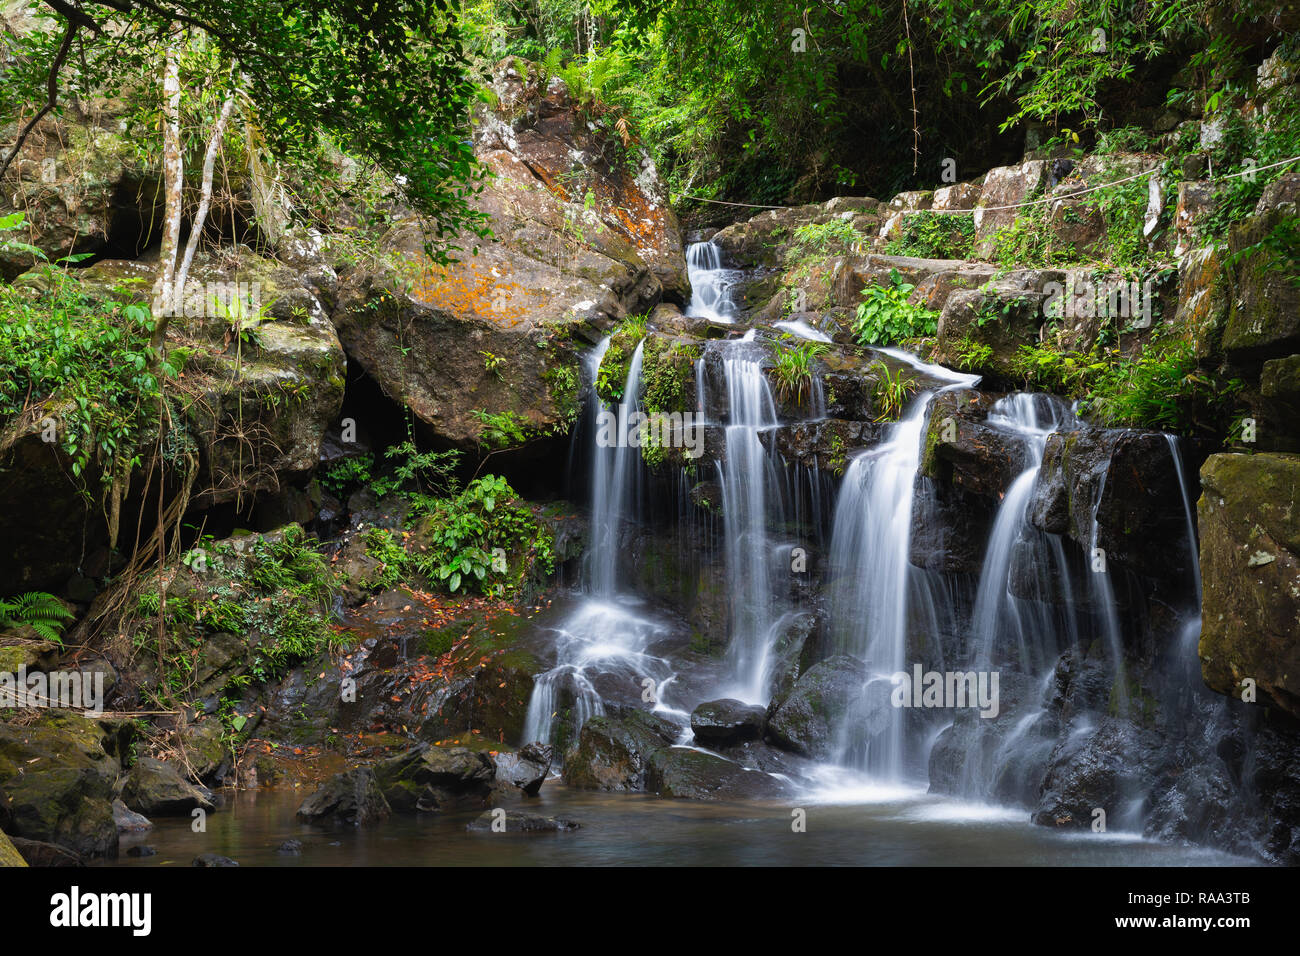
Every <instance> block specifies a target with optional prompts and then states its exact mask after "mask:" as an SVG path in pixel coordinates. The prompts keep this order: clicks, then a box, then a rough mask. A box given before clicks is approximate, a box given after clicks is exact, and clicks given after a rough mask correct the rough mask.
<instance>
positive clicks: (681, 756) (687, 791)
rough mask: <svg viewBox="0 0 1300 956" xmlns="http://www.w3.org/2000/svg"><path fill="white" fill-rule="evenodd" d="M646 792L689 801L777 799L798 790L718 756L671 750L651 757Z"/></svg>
mask: <svg viewBox="0 0 1300 956" xmlns="http://www.w3.org/2000/svg"><path fill="white" fill-rule="evenodd" d="M646 790H648V791H650V792H651V793H657V794H659V795H660V796H661V797H677V798H682V799H687V800H775V799H779V798H781V797H784V796H788V795H789V794H791V793H792V792H793V790H794V788H793V787H792V786H791V785H790V784H788V783H786V782H785V781H783V780H780V779H779V778H777V777H773V776H772V775H770V774H767V773H764V772H762V771H761V770H746V769H745V768H744V767H743V766H741V765H740V764H738V763H734V762H732V761H730V760H727V759H725V758H723V757H719V756H717V755H716V754H711V753H704V752H703V751H700V750H694V749H691V748H689V747H667V748H664V749H660V750H656V751H655V752H654V753H652V754H651V755H650V759H649V761H648V763H647V767H646Z"/></svg>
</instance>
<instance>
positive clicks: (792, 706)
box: [768, 654, 868, 760]
mask: <svg viewBox="0 0 1300 956" xmlns="http://www.w3.org/2000/svg"><path fill="white" fill-rule="evenodd" d="M867 677H868V671H867V666H866V665H865V664H863V663H862V662H861V661H859V660H857V659H856V658H853V657H848V656H847V655H843V654H841V655H838V656H836V657H831V658H828V659H826V660H824V661H822V662H821V663H818V664H814V665H813V666H812V667H810V668H809V669H808V670H807V671H806V672H805V673H804V675H803V676H802V677H800V678H799V680H798V681H797V682H796V683H795V685H794V689H793V690H792V691H791V692H790V695H789V696H788V697H787V698H786V699H785V701H784V702H783V703H782V704H781V706H780V707H778V708H776V710H775V712H774V713H773V714H772V716H771V719H770V720H769V721H768V733H769V735H770V736H771V738H772V739H773V740H774V741H776V743H777V744H778V745H780V746H781V747H784V748H785V749H787V750H791V751H793V752H795V753H797V754H800V755H802V756H805V757H812V758H815V759H819V760H821V759H825V758H827V757H829V756H830V755H831V738H832V735H833V734H834V731H835V728H836V727H837V726H838V725H839V723H840V721H841V720H842V719H843V718H844V717H845V716H846V715H847V714H848V713H849V712H850V710H851V709H852V708H853V706H854V704H855V703H856V702H857V701H858V700H859V698H861V696H862V692H863V687H864V686H865V685H866V682H867Z"/></svg>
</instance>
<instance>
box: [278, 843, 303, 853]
mask: <svg viewBox="0 0 1300 956" xmlns="http://www.w3.org/2000/svg"><path fill="white" fill-rule="evenodd" d="M275 852H276V853H283V854H284V855H286V856H301V855H302V841H301V840H285V841H284V842H283V843H281V844H280V845H279V846H278V847H276V848H275Z"/></svg>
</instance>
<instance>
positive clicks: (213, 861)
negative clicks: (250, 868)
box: [190, 853, 239, 867]
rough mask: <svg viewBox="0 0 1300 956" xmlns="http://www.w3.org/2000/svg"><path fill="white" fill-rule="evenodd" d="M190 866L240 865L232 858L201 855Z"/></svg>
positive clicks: (217, 855) (217, 854) (213, 854)
mask: <svg viewBox="0 0 1300 956" xmlns="http://www.w3.org/2000/svg"><path fill="white" fill-rule="evenodd" d="M190 866H215V867H222V866H239V864H238V863H236V862H235V861H234V860H232V859H231V858H230V857H228V856H222V855H221V854H219V853H200V854H199V855H198V856H196V857H195V858H194V862H192V863H191V864H190Z"/></svg>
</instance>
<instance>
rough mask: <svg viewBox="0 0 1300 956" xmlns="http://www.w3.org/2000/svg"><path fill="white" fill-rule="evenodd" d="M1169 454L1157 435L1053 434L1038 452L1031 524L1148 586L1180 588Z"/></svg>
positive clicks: (1178, 496) (1182, 534) (1179, 518)
mask: <svg viewBox="0 0 1300 956" xmlns="http://www.w3.org/2000/svg"><path fill="white" fill-rule="evenodd" d="M1175 454H1176V451H1175V449H1174V446H1172V445H1171V443H1170V441H1169V437H1168V436H1167V435H1164V434H1162V433H1160V432H1152V431H1139V430H1136V429H1123V430H1113V429H1093V428H1083V429H1078V430H1075V431H1069V432H1056V433H1054V434H1052V435H1050V436H1049V437H1048V439H1047V445H1046V448H1045V450H1044V452H1043V460H1042V465H1041V467H1040V469H1039V473H1038V480H1037V482H1036V484H1035V486H1034V492H1033V498H1032V500H1031V502H1030V506H1029V520H1030V522H1031V523H1032V524H1033V525H1034V526H1035V527H1037V528H1039V529H1040V530H1042V531H1046V532H1048V533H1050V534H1061V535H1065V536H1067V537H1069V538H1071V539H1073V540H1074V541H1075V542H1077V543H1078V544H1079V545H1080V546H1082V547H1083V548H1084V549H1085V550H1090V549H1091V548H1093V547H1097V548H1100V549H1102V550H1103V551H1104V552H1105V558H1106V561H1107V563H1109V562H1111V561H1119V562H1121V563H1123V564H1124V565H1126V566H1127V567H1128V568H1129V569H1130V570H1132V571H1134V572H1136V573H1138V574H1141V575H1144V576H1146V577H1148V578H1153V579H1160V580H1168V581H1174V582H1186V581H1188V580H1190V574H1191V550H1190V547H1189V546H1188V542H1187V515H1186V512H1185V510H1184V508H1183V490H1182V488H1180V486H1179V482H1178V471H1177V467H1176V463H1175V459H1174V455H1175ZM1094 520H1095V522H1096V535H1095V538H1094V534H1093V524H1094ZM1171 542H1172V546H1171Z"/></svg>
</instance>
